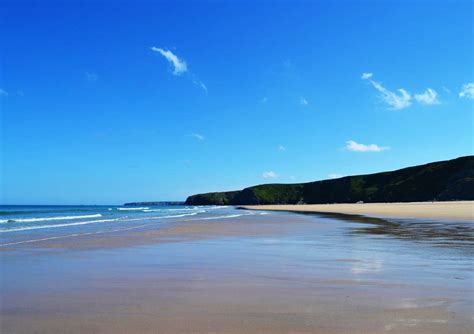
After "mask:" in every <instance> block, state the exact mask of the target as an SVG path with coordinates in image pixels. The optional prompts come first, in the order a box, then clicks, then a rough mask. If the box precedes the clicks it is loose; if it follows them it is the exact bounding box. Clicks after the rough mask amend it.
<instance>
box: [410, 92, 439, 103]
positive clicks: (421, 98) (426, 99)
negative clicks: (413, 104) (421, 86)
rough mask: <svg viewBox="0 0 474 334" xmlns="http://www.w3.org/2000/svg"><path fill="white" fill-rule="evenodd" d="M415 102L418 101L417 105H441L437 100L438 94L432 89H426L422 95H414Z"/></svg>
mask: <svg viewBox="0 0 474 334" xmlns="http://www.w3.org/2000/svg"><path fill="white" fill-rule="evenodd" d="M415 100H416V101H418V103H421V104H425V105H433V104H440V103H441V102H439V99H438V93H437V92H436V91H435V90H434V89H432V88H427V89H426V90H425V92H424V93H422V94H415Z"/></svg>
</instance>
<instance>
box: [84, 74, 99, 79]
mask: <svg viewBox="0 0 474 334" xmlns="http://www.w3.org/2000/svg"><path fill="white" fill-rule="evenodd" d="M98 79H99V76H98V75H97V73H94V72H86V80H87V81H97V80H98Z"/></svg>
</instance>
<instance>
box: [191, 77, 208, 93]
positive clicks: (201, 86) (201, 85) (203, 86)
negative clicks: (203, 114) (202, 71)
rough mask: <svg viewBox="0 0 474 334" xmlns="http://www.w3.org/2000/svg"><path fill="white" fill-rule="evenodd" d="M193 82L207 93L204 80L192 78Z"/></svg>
mask: <svg viewBox="0 0 474 334" xmlns="http://www.w3.org/2000/svg"><path fill="white" fill-rule="evenodd" d="M193 83H194V84H195V85H196V86H198V87H199V88H201V89H202V90H203V91H204V92H205V93H206V94H207V86H206V85H205V84H204V82H202V81H200V80H198V79H193Z"/></svg>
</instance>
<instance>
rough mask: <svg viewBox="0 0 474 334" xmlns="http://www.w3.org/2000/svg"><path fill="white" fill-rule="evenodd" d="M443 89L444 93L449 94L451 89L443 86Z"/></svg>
mask: <svg viewBox="0 0 474 334" xmlns="http://www.w3.org/2000/svg"><path fill="white" fill-rule="evenodd" d="M443 90H444V91H445V92H446V93H448V94H451V89H449V88H448V87H446V86H443Z"/></svg>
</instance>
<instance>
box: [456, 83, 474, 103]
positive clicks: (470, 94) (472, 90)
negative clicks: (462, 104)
mask: <svg viewBox="0 0 474 334" xmlns="http://www.w3.org/2000/svg"><path fill="white" fill-rule="evenodd" d="M459 97H464V98H466V99H471V100H473V99H474V82H469V83H467V84H464V85H463V86H462V89H461V91H460V92H459Z"/></svg>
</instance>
